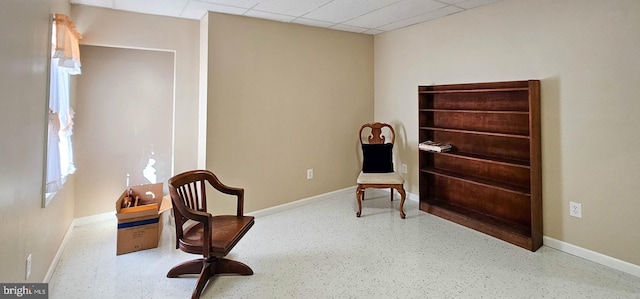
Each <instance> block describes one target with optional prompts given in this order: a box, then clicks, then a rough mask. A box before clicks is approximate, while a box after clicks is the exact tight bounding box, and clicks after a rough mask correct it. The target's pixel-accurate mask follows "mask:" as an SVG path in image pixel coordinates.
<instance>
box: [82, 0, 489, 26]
mask: <svg viewBox="0 0 640 299" xmlns="http://www.w3.org/2000/svg"><path fill="white" fill-rule="evenodd" d="M70 1H71V3H72V4H80V5H88V6H99V7H105V8H110V9H116V10H124V11H131V12H137V13H144V14H152V15H161V16H169V17H176V18H185V19H194V20H200V19H201V18H202V17H203V16H204V15H205V14H206V12H207V11H212V12H219V13H226V14H233V15H242V16H247V17H253V18H260V19H267V20H274V21H279V22H285V23H296V24H303V25H309V26H316V27H325V28H331V29H335V30H342V31H350V32H357V33H365V34H372V35H375V34H379V33H383V32H386V31H391V30H395V29H398V28H402V27H407V26H411V25H414V24H418V23H422V22H427V21H431V20H434V19H437V18H441V17H444V16H448V15H451V14H455V13H458V12H461V11H465V10H469V9H473V8H476V7H480V6H483V5H487V4H490V3H494V2H498V1H500V0H70Z"/></svg>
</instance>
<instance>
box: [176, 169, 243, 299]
mask: <svg viewBox="0 0 640 299" xmlns="http://www.w3.org/2000/svg"><path fill="white" fill-rule="evenodd" d="M207 182H208V184H209V185H211V186H213V187H214V188H215V189H216V190H218V191H220V192H222V193H225V194H229V195H235V196H236V197H237V213H236V215H221V216H211V214H209V213H207V197H206V189H207V187H208V186H207ZM169 193H170V194H171V201H172V203H173V212H174V216H175V224H176V248H179V249H180V250H182V251H184V252H188V253H193V254H202V256H203V257H202V258H199V259H195V260H191V261H187V262H184V263H182V264H179V265H177V266H175V267H173V268H172V269H171V270H169V273H167V277H169V278H174V277H178V276H180V275H183V274H200V276H199V278H198V283H197V285H196V288H195V290H194V291H193V294H192V295H191V298H199V297H200V294H201V293H202V290H203V289H204V287H205V285H206V284H207V282H208V281H209V278H211V277H213V276H214V275H216V274H221V273H236V274H240V275H252V274H253V270H251V268H249V266H247V265H245V264H243V263H240V262H237V261H233V260H228V259H225V258H224V256H226V255H227V254H228V253H229V251H231V249H232V248H233V247H234V246H235V245H236V244H237V243H238V241H240V239H241V238H242V237H243V236H244V234H245V233H247V231H248V230H249V228H251V226H253V223H254V217H252V216H244V215H243V208H244V189H241V188H232V187H228V186H225V185H224V184H222V183H221V182H220V181H219V180H218V178H217V177H216V176H215V175H214V174H213V173H212V172H210V171H208V170H193V171H187V172H184V173H181V174H178V175H176V176H174V177H172V178H171V179H169ZM188 220H191V221H189V223H187V221H188Z"/></svg>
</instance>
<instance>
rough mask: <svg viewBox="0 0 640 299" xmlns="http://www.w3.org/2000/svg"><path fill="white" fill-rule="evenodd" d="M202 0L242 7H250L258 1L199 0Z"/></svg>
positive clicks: (258, 1)
mask: <svg viewBox="0 0 640 299" xmlns="http://www.w3.org/2000/svg"><path fill="white" fill-rule="evenodd" d="M201 1H203V2H209V3H213V4H220V5H225V6H235V7H242V8H252V7H254V6H256V4H258V3H260V0H201Z"/></svg>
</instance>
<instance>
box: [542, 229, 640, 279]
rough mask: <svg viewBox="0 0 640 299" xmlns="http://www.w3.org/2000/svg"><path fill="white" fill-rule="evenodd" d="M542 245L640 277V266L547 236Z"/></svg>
mask: <svg viewBox="0 0 640 299" xmlns="http://www.w3.org/2000/svg"><path fill="white" fill-rule="evenodd" d="M542 243H543V244H544V245H545V246H548V247H551V248H554V249H557V250H560V251H562V252H564V253H568V254H571V255H575V256H577V257H581V258H583V259H585V260H588V261H592V262H594V263H598V264H601V265H604V266H607V267H610V268H613V269H616V270H619V271H622V272H625V273H629V274H631V275H635V276H638V277H640V266H638V265H635V264H632V263H629V262H625V261H623V260H619V259H617V258H614V257H610V256H608V255H604V254H602V253H598V252H595V251H592V250H589V249H586V248H582V247H580V246H576V245H573V244H569V243H567V242H564V241H560V240H556V239H554V238H551V237H547V236H544V237H543V238H542Z"/></svg>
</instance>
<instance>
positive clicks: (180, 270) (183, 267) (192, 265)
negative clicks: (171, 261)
mask: <svg viewBox="0 0 640 299" xmlns="http://www.w3.org/2000/svg"><path fill="white" fill-rule="evenodd" d="M203 267H204V259H195V260H190V261H186V262H184V263H181V264H179V265H177V266H175V267H173V268H171V270H169V273H167V277H169V278H176V277H178V276H180V275H183V274H199V273H200V272H202V268H203Z"/></svg>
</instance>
